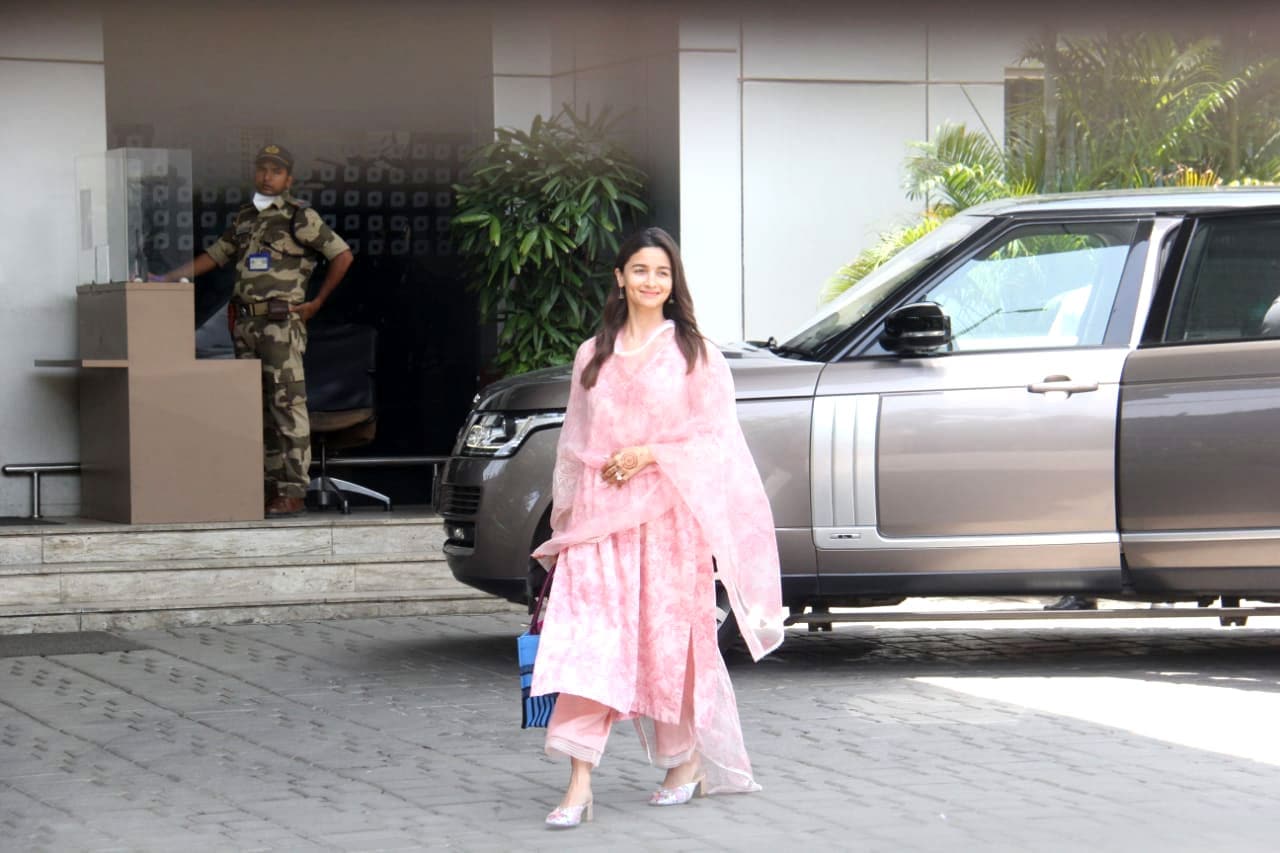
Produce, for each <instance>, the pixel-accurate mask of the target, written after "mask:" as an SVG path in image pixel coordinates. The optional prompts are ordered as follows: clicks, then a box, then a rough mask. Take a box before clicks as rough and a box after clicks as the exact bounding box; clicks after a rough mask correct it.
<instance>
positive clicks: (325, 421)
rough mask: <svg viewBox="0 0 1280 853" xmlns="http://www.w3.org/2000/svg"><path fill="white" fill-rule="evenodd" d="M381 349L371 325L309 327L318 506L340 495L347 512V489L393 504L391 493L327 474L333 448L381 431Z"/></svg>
mask: <svg viewBox="0 0 1280 853" xmlns="http://www.w3.org/2000/svg"><path fill="white" fill-rule="evenodd" d="M377 351H378V331H377V330H376V329H374V328H373V327H372V326H359V325H355V324H351V323H343V324H338V325H328V326H312V327H310V328H308V329H307V352H306V355H305V356H303V359H302V363H303V368H304V370H305V371H306V376H307V411H308V412H309V414H310V417H311V442H312V447H313V448H314V452H315V454H316V455H318V456H319V458H320V474H319V476H317V477H314V478H313V479H312V480H311V483H310V485H309V486H307V493H308V494H310V493H312V492H315V493H316V504H317V506H319V507H322V508H323V507H327V506H330V505H331V504H332V503H333V502H334V501H336V502H337V504H338V505H339V506H340V507H341V508H342V511H343V512H344V513H349V512H351V507H350V505H349V503H348V502H347V494H353V495H362V496H364V497H367V498H372V499H373V500H376V501H381V502H382V503H383V505H384V506H385V508H386V509H387V510H388V511H390V510H391V498H389V497H387V496H386V495H384V494H382V493H381V492H375V491H374V490H373V489H370V488H367V487H365V486H361V485H359V484H358V483H352V482H350V481H348V480H341V479H339V478H337V477H331V476H329V466H328V463H329V453H330V451H333V450H342V449H345V448H350V447H361V446H363V445H366V444H368V443H369V442H371V441H373V437H374V435H375V434H376V432H377V425H378V418H377V412H376V406H375V402H376V401H375V397H374V372H375V370H376V368H377ZM344 493H346V494H344Z"/></svg>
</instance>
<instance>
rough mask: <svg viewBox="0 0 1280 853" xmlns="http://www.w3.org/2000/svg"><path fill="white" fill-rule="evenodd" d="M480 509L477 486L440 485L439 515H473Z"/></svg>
mask: <svg viewBox="0 0 1280 853" xmlns="http://www.w3.org/2000/svg"><path fill="white" fill-rule="evenodd" d="M479 509H480V487H479V486H451V485H444V486H441V487H440V508H439V510H438V511H439V513H440V514H441V515H475V514H476V512H478V511H479Z"/></svg>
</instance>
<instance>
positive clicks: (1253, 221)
mask: <svg viewBox="0 0 1280 853" xmlns="http://www.w3.org/2000/svg"><path fill="white" fill-rule="evenodd" d="M1268 337H1271V338H1274V337H1280V219H1277V218H1272V217H1268V218H1258V217H1248V218H1245V217H1241V218H1229V219H1214V220H1207V221H1202V222H1200V223H1199V224H1198V225H1197V226H1196V231H1195V234H1193V235H1192V238H1191V244H1190V245H1189V246H1188V247H1187V255H1186V261H1185V262H1184V264H1183V267H1182V275H1181V277H1180V278H1179V280H1178V286H1177V289H1176V290H1175V292H1174V297H1173V306H1172V308H1171V309H1170V312H1169V322H1168V324H1167V325H1166V327H1165V334H1164V340H1165V341H1168V342H1182V341H1204V342H1211V341H1232V340H1240V339H1242V338H1268Z"/></svg>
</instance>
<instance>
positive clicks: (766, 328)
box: [743, 83, 926, 340]
mask: <svg viewBox="0 0 1280 853" xmlns="http://www.w3.org/2000/svg"><path fill="white" fill-rule="evenodd" d="M924 116H925V87H924V86H882V85H827V84H800V83H747V84H745V85H744V87H743V175H744V177H743V197H744V218H743V234H744V248H743V256H744V264H743V269H744V281H745V286H744V290H745V302H746V317H745V332H746V337H747V338H748V339H763V338H767V337H769V336H770V335H776V336H777V337H778V338H779V340H782V339H783V338H784V336H786V335H788V334H790V333H792V332H794V331H796V330H797V327H798V326H799V325H800V324H801V323H802V322H803V321H805V320H806V319H807V318H808V317H810V316H811V315H812V314H813V313H814V312H815V311H816V310H817V308H818V295H819V292H820V291H821V290H822V287H823V284H824V283H825V282H826V281H827V279H828V278H830V277H831V275H832V274H834V273H835V271H836V269H838V268H839V267H840V266H841V265H842V264H844V263H846V262H848V261H849V260H851V259H852V258H853V257H854V256H855V255H856V254H857V253H858V251H859V250H861V249H863V248H865V247H866V246H867V245H869V244H870V243H871V242H872V241H873V240H874V239H875V236H876V234H877V233H879V232H881V231H884V230H886V229H888V228H890V227H892V226H894V225H897V224H900V223H902V222H903V221H906V220H909V219H911V218H912V216H913V213H914V212H915V211H917V210H918V209H919V205H918V204H915V203H912V202H910V201H908V200H907V198H906V195H905V193H904V192H903V190H902V162H903V159H904V158H905V157H906V155H907V143H908V142H910V141H913V140H919V139H923V138H924V137H925V133H926V128H925V121H924Z"/></svg>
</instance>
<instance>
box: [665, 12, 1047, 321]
mask: <svg viewBox="0 0 1280 853" xmlns="http://www.w3.org/2000/svg"><path fill="white" fill-rule="evenodd" d="M1034 32H1035V29H1034V26H1032V25H1031V24H1029V23H1025V22H1024V23H1021V24H1020V23H1018V22H1016V21H1014V22H1012V23H1010V22H1002V23H995V22H992V21H973V22H970V23H950V22H948V21H946V20H936V19H930V20H927V21H926V20H920V19H916V20H905V19H902V20H895V19H893V18H892V17H890V18H886V17H885V14H884V12H883V10H879V11H872V10H866V11H864V10H858V9H853V10H849V11H843V10H840V11H832V10H827V9H823V10H820V11H817V12H813V11H810V12H809V13H808V14H805V15H797V14H793V13H792V12H791V11H790V10H788V11H786V12H777V13H763V12H751V13H748V14H746V15H743V16H741V17H738V18H736V19H735V18H729V17H725V18H719V19H713V18H706V17H698V16H686V17H685V18H683V19H682V21H681V29H680V50H681V54H680V55H681V59H680V71H681V74H680V92H679V98H680V105H681V109H680V121H681V140H680V146H681V214H682V223H683V234H684V244H683V248H684V251H685V253H686V262H687V264H688V266H689V275H690V278H691V280H693V281H695V282H709V284H703V285H700V286H701V287H702V288H703V293H702V297H703V298H702V299H700V301H699V316H700V318H701V321H702V325H703V327H704V329H705V330H706V331H707V332H708V333H709V334H710V335H711V336H712V337H713V338H715V339H718V340H731V339H736V338H747V339H765V338H768V337H769V336H771V335H773V336H776V337H778V338H779V339H785V338H786V337H787V336H788V335H789V334H790V333H792V332H793V331H795V330H796V329H797V327H798V326H799V325H800V324H801V323H803V322H804V321H805V320H806V319H807V318H808V317H809V316H810V315H812V314H813V313H814V311H815V310H816V309H817V307H818V294H819V292H820V291H821V289H822V286H823V285H824V283H825V282H826V280H827V279H828V278H829V277H830V276H831V275H832V274H833V273H834V272H835V271H836V269H837V268H839V267H840V265H841V264H843V263H845V262H846V261H848V260H850V259H851V258H853V256H854V255H856V254H857V252H858V251H859V250H860V249H862V248H864V247H865V246H867V245H869V244H870V243H871V242H872V241H873V240H874V239H875V236H876V235H877V234H878V233H879V232H882V231H884V230H887V229H888V228H891V227H893V226H894V225H897V224H901V223H902V222H904V221H906V220H909V219H910V218H911V217H912V216H913V215H914V214H915V213H916V212H918V211H919V210H920V209H921V204H920V203H919V202H911V201H909V200H908V199H907V198H906V195H905V193H904V191H903V189H902V170H901V166H902V163H903V160H904V158H905V157H906V156H907V154H908V151H909V149H908V144H909V143H910V142H912V141H916V140H922V139H927V138H929V136H930V134H931V133H932V132H933V130H934V129H935V128H937V127H938V126H939V125H940V124H941V123H942V122H944V121H952V122H963V123H965V124H966V125H968V126H969V127H970V128H971V129H977V128H983V129H986V130H988V131H989V132H990V134H991V135H992V137H993V138H994V139H996V140H998V141H1002V140H1003V135H1004V70H1005V68H1006V66H1009V65H1012V64H1014V63H1015V62H1016V60H1017V59H1018V57H1019V56H1020V54H1021V53H1022V48H1023V46H1024V44H1025V43H1026V41H1027V40H1028V39H1029V37H1030V36H1031V34H1032V33H1034ZM735 169H736V171H737V175H736V176H735V174H734V173H735ZM735 232H736V233H735ZM698 295H699V294H698V293H697V292H696V291H695V296H696V297H697V296H698ZM704 303H705V304H704Z"/></svg>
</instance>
